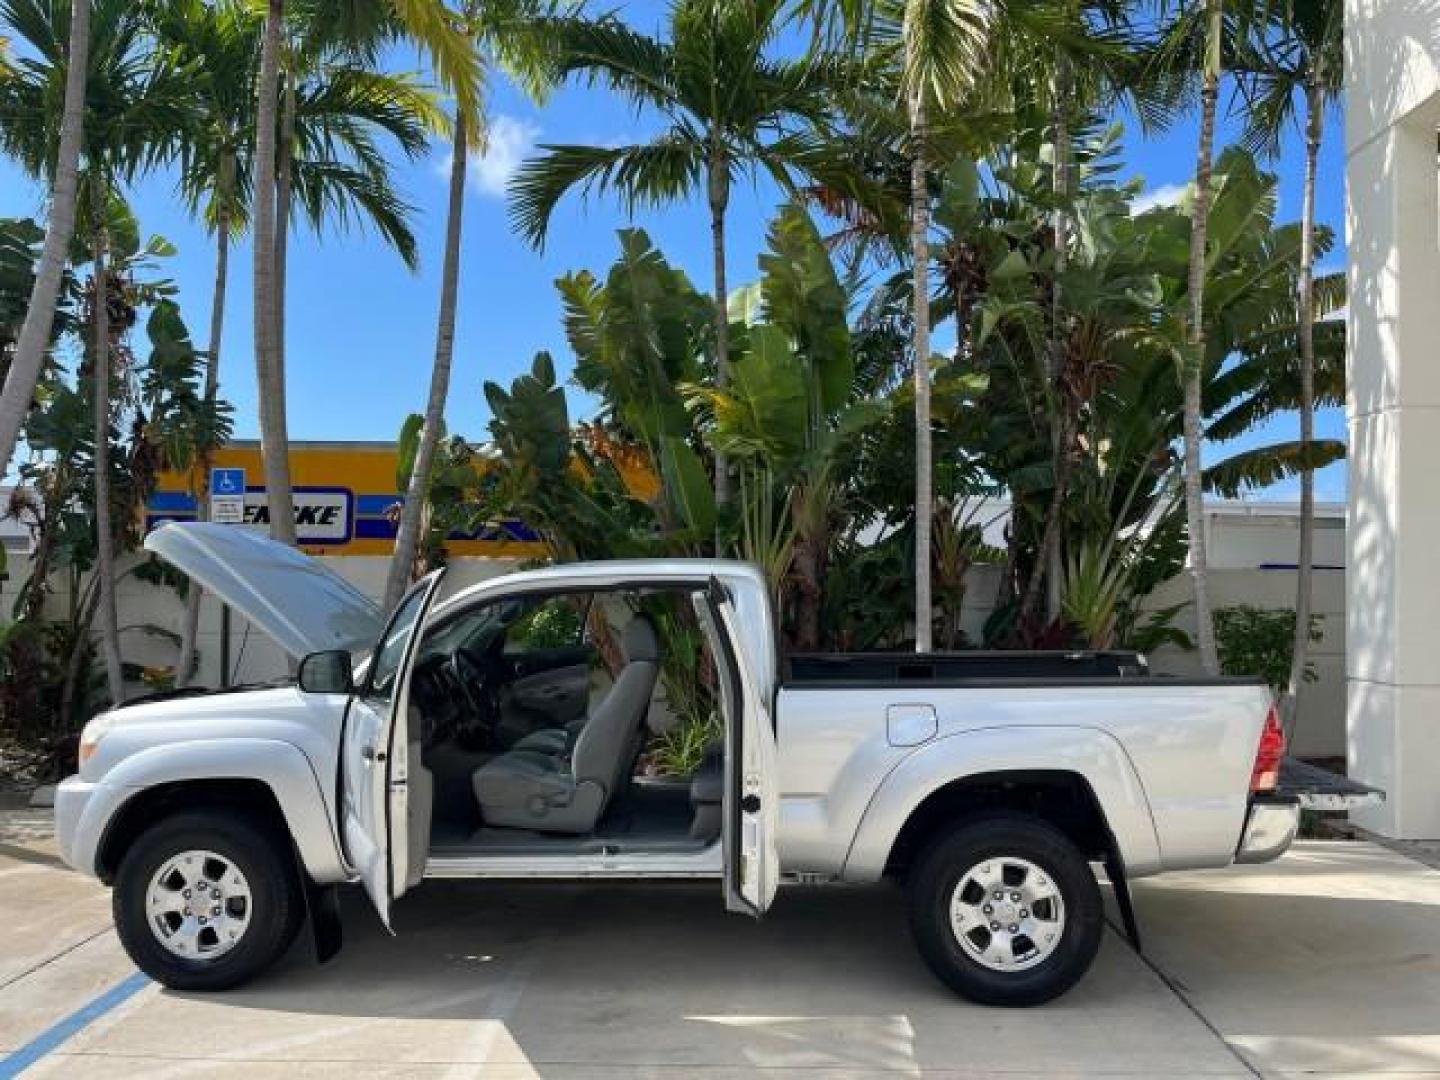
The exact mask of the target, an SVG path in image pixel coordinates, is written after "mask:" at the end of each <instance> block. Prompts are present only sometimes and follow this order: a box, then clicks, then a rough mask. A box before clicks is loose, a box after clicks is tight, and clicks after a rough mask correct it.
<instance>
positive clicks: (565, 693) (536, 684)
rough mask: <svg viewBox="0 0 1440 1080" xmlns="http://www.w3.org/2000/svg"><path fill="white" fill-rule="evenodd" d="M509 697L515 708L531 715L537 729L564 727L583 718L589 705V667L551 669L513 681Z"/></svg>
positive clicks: (587, 665) (573, 666)
mask: <svg viewBox="0 0 1440 1080" xmlns="http://www.w3.org/2000/svg"><path fill="white" fill-rule="evenodd" d="M509 697H510V701H511V702H512V703H513V704H514V705H515V706H516V707H517V708H520V709H523V710H525V711H526V712H529V713H532V714H534V716H535V719H536V720H537V721H538V726H540V727H564V726H565V725H566V724H568V723H569V722H570V721H572V720H578V719H580V717H582V716H584V715H585V707H586V706H587V705H588V704H589V703H590V664H589V663H588V662H586V663H581V664H572V665H570V666H569V667H557V668H551V669H549V670H546V671H540V672H537V673H536V674H534V675H526V676H525V677H524V678H520V679H516V680H515V681H514V682H513V683H512V684H511V685H510V695H509ZM502 705H503V703H502Z"/></svg>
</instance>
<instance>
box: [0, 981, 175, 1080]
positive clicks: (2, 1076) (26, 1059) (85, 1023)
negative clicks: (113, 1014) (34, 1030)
mask: <svg viewBox="0 0 1440 1080" xmlns="http://www.w3.org/2000/svg"><path fill="white" fill-rule="evenodd" d="M149 985H150V979H149V978H148V977H147V976H145V975H143V974H142V973H140V972H138V971H137V972H135V974H133V975H131V976H130V977H129V978H128V979H125V980H124V981H123V982H119V983H116V984H115V985H114V986H112V987H111V988H110V989H109V990H106V991H105V992H104V993H103V994H101V995H100V996H99V997H97V998H95V999H94V1000H93V1001H91V1002H90V1003H89V1004H87V1005H84V1006H82V1007H81V1008H79V1009H77V1010H76V1011H75V1012H73V1013H71V1014H70V1015H69V1016H67V1017H65V1019H63V1020H60V1021H58V1022H56V1023H54V1024H52V1025H51V1026H50V1027H48V1028H46V1029H45V1030H44V1031H42V1032H41V1033H40V1034H39V1035H37V1036H35V1038H33V1039H31V1040H30V1041H29V1042H28V1043H26V1044H25V1045H24V1046H22V1047H20V1049H18V1050H16V1051H15V1052H14V1053H12V1054H10V1055H9V1056H8V1057H6V1058H4V1059H0V1080H9V1078H10V1077H12V1076H19V1075H20V1074H21V1073H22V1072H24V1071H25V1070H26V1069H28V1068H29V1067H30V1066H31V1065H34V1064H35V1063H36V1062H38V1061H39V1060H40V1059H41V1058H43V1057H45V1056H46V1055H47V1054H49V1053H50V1052H51V1051H53V1050H54V1049H55V1048H56V1047H57V1046H59V1045H61V1044H62V1043H64V1042H65V1041H66V1040H68V1039H71V1038H73V1037H74V1036H76V1035H78V1034H80V1032H82V1031H84V1030H85V1029H86V1028H87V1027H89V1026H90V1025H91V1024H93V1023H94V1022H95V1021H96V1020H99V1019H100V1017H102V1016H104V1015H105V1014H106V1013H108V1012H109V1011H110V1010H111V1009H114V1008H115V1007H116V1006H118V1005H123V1004H124V1003H125V1002H127V1001H129V1000H130V999H131V998H132V997H134V996H135V995H136V994H138V993H139V992H140V991H141V990H144V989H145V987H147V986H149Z"/></svg>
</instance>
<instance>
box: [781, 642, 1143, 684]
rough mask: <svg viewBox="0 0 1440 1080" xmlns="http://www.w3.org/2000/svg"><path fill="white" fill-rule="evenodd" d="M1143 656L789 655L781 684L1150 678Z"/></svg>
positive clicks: (1105, 653) (1054, 653)
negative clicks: (783, 681) (783, 682)
mask: <svg viewBox="0 0 1440 1080" xmlns="http://www.w3.org/2000/svg"><path fill="white" fill-rule="evenodd" d="M1149 674H1150V668H1149V665H1148V664H1147V663H1146V662H1145V657H1144V656H1142V655H1141V654H1140V653H1137V652H1130V651H1126V650H1118V649H1116V650H1103V651H1097V650H1070V651H1046V652H1042V651H1011V652H1004V651H992V652H983V651H973V652H953V653H927V654H926V655H924V656H920V655H917V654H915V653H913V652H863V653H793V654H791V655H790V656H788V657H787V658H786V662H785V685H787V686H797V687H803V686H805V685H807V684H812V685H813V684H825V685H845V684H848V685H852V686H853V685H857V684H865V685H872V686H873V685H876V684H885V685H890V686H895V685H901V686H914V685H926V684H942V683H952V682H957V681H967V680H991V679H1045V680H1050V679H1056V680H1066V679H1135V678H1145V677H1147V676H1149Z"/></svg>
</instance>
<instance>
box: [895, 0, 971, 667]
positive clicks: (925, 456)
mask: <svg viewBox="0 0 1440 1080" xmlns="http://www.w3.org/2000/svg"><path fill="white" fill-rule="evenodd" d="M989 14H990V12H989V5H988V4H986V3H983V2H982V0H904V7H903V10H902V12H901V17H902V22H901V32H902V35H903V45H902V50H901V87H902V91H903V93H904V95H905V104H906V110H907V113H906V115H907V117H908V119H909V129H910V130H909V150H910V260H911V267H912V272H913V274H914V282H913V285H912V292H913V297H912V303H913V305H914V313H913V316H912V321H913V334H914V337H913V342H912V347H911V351H912V352H913V353H914V364H915V651H916V652H920V653H926V652H929V651H930V649H931V639H932V623H933V610H934V606H933V604H932V602H931V589H930V565H931V549H932V546H933V545H932V539H931V532H932V523H933V519H934V506H933V499H932V492H933V479H934V465H933V461H932V458H933V446H932V433H931V430H930V187H929V170H930V159H929V157H928V154H927V144H928V141H929V124H930V119H929V117H930V111H931V110H932V109H934V110H945V109H949V108H953V107H954V106H955V105H957V104H958V103H959V101H960V99H961V98H962V97H963V95H964V94H965V92H966V91H967V90H968V89H969V88H970V87H971V86H972V85H973V84H974V82H975V79H976V72H977V70H978V69H979V67H980V65H981V63H982V62H983V56H984V51H983V50H984V44H985V40H986V37H987V32H988V29H989V27H988V22H989Z"/></svg>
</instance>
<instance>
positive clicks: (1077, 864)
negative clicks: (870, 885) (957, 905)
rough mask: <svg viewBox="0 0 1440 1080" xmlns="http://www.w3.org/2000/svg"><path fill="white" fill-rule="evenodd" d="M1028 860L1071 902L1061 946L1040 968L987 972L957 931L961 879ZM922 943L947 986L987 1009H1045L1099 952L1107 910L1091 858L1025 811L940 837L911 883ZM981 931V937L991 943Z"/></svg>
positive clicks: (914, 927)
mask: <svg viewBox="0 0 1440 1080" xmlns="http://www.w3.org/2000/svg"><path fill="white" fill-rule="evenodd" d="M1005 857H1011V858H1017V859H1024V860H1026V861H1027V862H1030V863H1032V864H1034V865H1035V866H1037V867H1039V868H1040V869H1041V870H1043V871H1044V872H1046V873H1048V874H1049V875H1050V879H1051V880H1052V881H1053V882H1054V883H1055V885H1056V886H1057V887H1058V889H1059V892H1060V898H1061V901H1062V903H1063V904H1064V913H1065V925H1064V929H1063V930H1062V931H1061V934H1060V943H1059V945H1058V946H1056V947H1055V949H1054V951H1053V952H1052V953H1051V954H1050V955H1049V956H1047V957H1045V959H1043V960H1041V961H1040V962H1039V963H1037V964H1035V965H1034V966H1033V967H1028V968H1024V969H1023V970H1016V971H999V970H994V969H992V968H988V967H986V966H984V965H983V964H981V963H980V962H979V961H978V960H976V959H975V958H973V957H971V956H970V955H969V954H968V953H967V952H966V951H965V949H964V947H963V946H962V945H961V943H960V941H959V939H958V938H957V936H956V931H955V930H954V929H953V928H952V925H951V920H950V904H951V899H952V897H953V895H954V893H955V890H956V889H957V888H958V887H959V885H960V883H961V879H962V877H963V876H964V875H965V874H966V873H968V872H969V871H970V869H971V868H972V867H975V866H977V865H978V864H980V863H982V862H984V861H985V860H987V859H1003V858H1005ZM906 888H907V893H908V900H909V910H910V929H911V932H912V933H913V934H914V935H915V944H916V946H917V947H918V948H919V950H920V955H921V956H922V957H924V959H925V962H926V964H928V965H929V966H930V970H931V971H933V972H934V973H935V974H936V975H937V976H938V977H939V978H940V980H941V981H942V982H944V983H945V984H946V985H947V986H949V987H950V988H951V989H952V990H954V991H955V992H956V993H957V994H960V995H961V996H962V997H965V998H968V999H970V1000H971V1001H974V1002H978V1003H979V1004H982V1005H1005V1006H1029V1005H1040V1004H1043V1003H1044V1002H1047V1001H1050V1000H1052V999H1053V998H1056V997H1059V996H1060V995H1061V994H1063V993H1064V992H1065V991H1066V990H1069V989H1070V988H1071V987H1072V986H1074V985H1075V984H1076V983H1077V982H1079V981H1080V979H1081V977H1082V976H1083V975H1084V974H1085V973H1086V972H1087V971H1088V970H1090V965H1091V963H1092V962H1093V961H1094V959H1095V953H1096V952H1097V950H1098V949H1099V948H1100V934H1101V931H1102V929H1103V923H1104V907H1103V902H1102V900H1101V898H1100V886H1099V884H1098V883H1097V882H1096V880H1095V875H1094V874H1093V873H1092V872H1091V870H1090V865H1089V863H1088V862H1086V860H1085V857H1084V856H1083V855H1082V854H1081V853H1080V851H1079V850H1078V849H1077V848H1076V847H1075V845H1074V844H1072V843H1071V842H1070V841H1069V839H1068V838H1067V837H1066V836H1065V835H1064V834H1063V833H1061V832H1060V831H1059V830H1058V829H1056V828H1054V827H1053V826H1051V825H1049V824H1047V823H1046V822H1044V821H1041V820H1039V819H1038V818H1032V817H1027V816H1024V815H1021V814H994V815H987V816H985V817H983V818H976V819H972V820H970V821H967V822H966V823H964V824H963V825H960V826H958V827H957V828H955V829H954V830H953V831H951V832H948V833H945V834H943V835H941V836H939V837H937V838H936V840H935V841H934V842H933V843H931V845H930V846H929V847H928V848H927V849H926V850H925V852H924V854H923V855H921V857H920V859H919V861H918V862H917V863H916V865H915V867H914V868H913V870H912V872H911V874H910V878H909V881H908V882H907V886H906ZM984 936H985V935H984V931H983V929H982V930H981V934H980V940H981V941H982V942H983V941H984Z"/></svg>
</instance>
